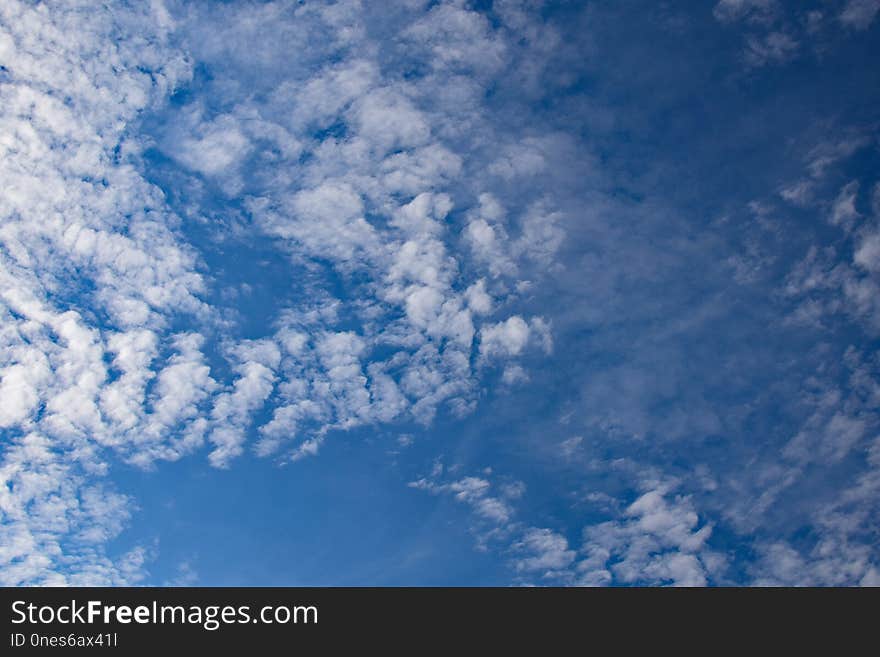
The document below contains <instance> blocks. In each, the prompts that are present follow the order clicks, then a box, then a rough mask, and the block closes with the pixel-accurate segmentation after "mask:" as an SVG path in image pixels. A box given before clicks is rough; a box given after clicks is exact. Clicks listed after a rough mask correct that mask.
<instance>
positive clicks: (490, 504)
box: [0, 0, 880, 586]
mask: <svg viewBox="0 0 880 657" xmlns="http://www.w3.org/2000/svg"><path fill="white" fill-rule="evenodd" d="M878 37H880V0H804V1H798V2H785V1H783V0H707V1H696V0H694V1H689V2H684V1H681V2H673V1H670V2H656V3H644V2H634V1H630V0H618V1H614V2H611V1H607V0H595V1H589V0H587V1H581V2H575V1H568V2H549V1H548V2H542V1H541V0H495V1H481V2H463V1H457V0H453V1H450V2H429V1H425V0H397V1H395V2H382V3H378V2H357V1H348V0H341V1H340V2H335V3H324V2H317V1H316V2H310V1H304V2H283V1H277V2H257V1H244V0H242V1H229V2H207V1H196V2H183V1H182V0H165V1H164V2H163V1H162V0H152V1H151V2H123V1H121V0H119V1H114V2H91V1H88V0H67V1H63V2H62V1H58V2H30V1H22V0H5V1H4V2H2V3H0V482H2V486H0V584H2V585H7V586H21V585H170V586H187V585H201V586H269V585H274V586H342V585H351V586H375V585H378V586H386V585H405V586H410V585H423V586H446V585H465V586H489V585H491V586H511V585H512V586H524V585H529V586H530V585H537V586H547V585H550V586H606V585H608V586H634V585H635V586H661V585H662V586H666V585H679V586H707V585H708V586H729V585H783V586H790V585H812V586H842V585H846V586H851V585H866V586H880V415H878V413H880V354H878V346H880V340H878V338H880V109H878V108H880V38H878Z"/></svg>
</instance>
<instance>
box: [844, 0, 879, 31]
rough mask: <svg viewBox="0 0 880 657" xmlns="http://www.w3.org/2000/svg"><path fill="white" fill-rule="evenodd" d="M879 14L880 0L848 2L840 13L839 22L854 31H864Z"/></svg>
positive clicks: (852, 0)
mask: <svg viewBox="0 0 880 657" xmlns="http://www.w3.org/2000/svg"><path fill="white" fill-rule="evenodd" d="M877 12H880V0H849V1H848V2H847V3H846V6H845V7H844V8H843V11H841V12H840V22H841V23H843V24H844V25H845V26H847V27H851V28H854V29H856V30H866V29H868V27H869V26H870V25H871V23H873V22H874V18H875V17H876V16H877Z"/></svg>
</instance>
